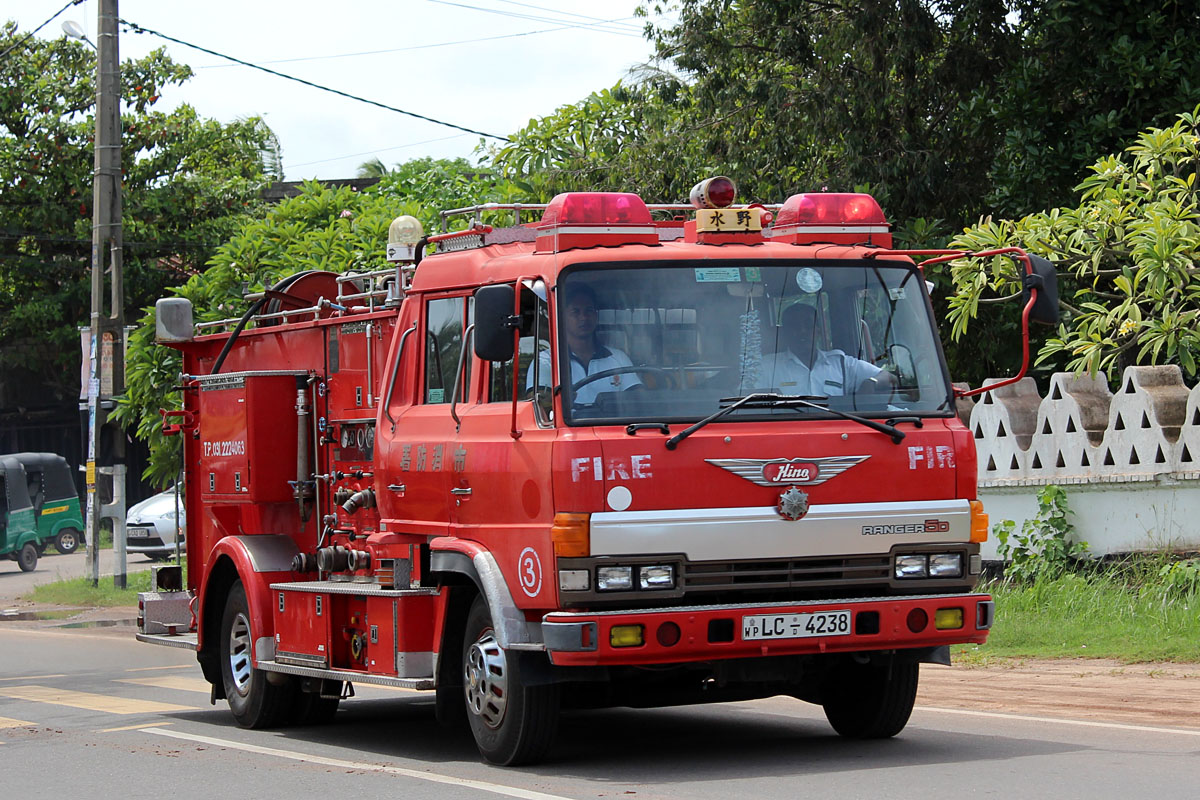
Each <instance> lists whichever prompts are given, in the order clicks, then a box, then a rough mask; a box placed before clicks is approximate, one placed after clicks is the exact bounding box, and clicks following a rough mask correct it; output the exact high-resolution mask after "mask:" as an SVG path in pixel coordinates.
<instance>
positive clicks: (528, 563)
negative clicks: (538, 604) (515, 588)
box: [517, 547, 542, 597]
mask: <svg viewBox="0 0 1200 800" xmlns="http://www.w3.org/2000/svg"><path fill="white" fill-rule="evenodd" d="M517 564H518V574H519V577H520V581H521V591H523V592H525V594H527V595H529V596H530V597H537V596H538V594H540V593H541V591H542V562H541V559H539V558H538V554H537V551H536V550H534V549H533V548H532V547H526V548H525V549H524V550H522V551H521V555H520V556H519V557H518V558H517Z"/></svg>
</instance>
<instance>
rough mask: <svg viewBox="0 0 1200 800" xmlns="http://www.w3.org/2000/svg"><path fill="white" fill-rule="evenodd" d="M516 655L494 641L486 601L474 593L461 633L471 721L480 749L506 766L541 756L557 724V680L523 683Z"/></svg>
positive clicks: (486, 758)
mask: <svg viewBox="0 0 1200 800" xmlns="http://www.w3.org/2000/svg"><path fill="white" fill-rule="evenodd" d="M513 655H515V654H513V653H506V652H505V650H504V649H503V648H502V647H500V645H499V644H498V643H497V642H496V635H495V631H494V630H493V628H492V619H491V615H490V614H489V612H488V607H487V602H486V601H485V600H484V598H483V597H476V598H475V602H474V604H473V605H472V606H471V612H470V613H469V614H468V615H467V624H466V628H465V630H464V635H463V654H462V669H463V693H464V696H465V698H466V706H467V722H468V724H469V725H470V728H471V734H472V735H473V736H474V737H475V745H476V746H477V747H478V748H479V754H480V755H481V756H483V758H484V759H485V760H486V761H488V762H490V763H492V764H497V765H500V766H504V767H514V766H518V765H521V764H532V763H534V762H536V761H539V760H541V759H542V758H543V757H544V756H545V755H546V753H547V752H548V751H549V749H550V745H551V744H552V743H553V741H554V734H555V731H556V730H557V728H558V708H559V687H558V685H557V684H547V685H543V686H526V685H524V684H523V683H522V681H521V666H520V661H519V660H518V659H517V658H512V657H511V656H513Z"/></svg>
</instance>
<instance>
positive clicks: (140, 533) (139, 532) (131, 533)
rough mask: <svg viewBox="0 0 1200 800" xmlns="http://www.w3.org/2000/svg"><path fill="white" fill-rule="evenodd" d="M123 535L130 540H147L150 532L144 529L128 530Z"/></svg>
mask: <svg viewBox="0 0 1200 800" xmlns="http://www.w3.org/2000/svg"><path fill="white" fill-rule="evenodd" d="M125 535H126V537H128V538H130V539H149V538H150V531H148V530H146V529H145V528H128V529H126V531H125Z"/></svg>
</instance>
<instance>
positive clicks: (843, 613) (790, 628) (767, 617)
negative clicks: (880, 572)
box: [742, 609, 850, 641]
mask: <svg viewBox="0 0 1200 800" xmlns="http://www.w3.org/2000/svg"><path fill="white" fill-rule="evenodd" d="M849 633H850V609H841V610H838V611H816V612H813V613H811V614H755V615H753V616H749V617H742V639H743V640H744V641H748V640H752V639H807V638H809V637H813V636H847V635H849Z"/></svg>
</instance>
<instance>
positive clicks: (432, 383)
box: [421, 295, 471, 404]
mask: <svg viewBox="0 0 1200 800" xmlns="http://www.w3.org/2000/svg"><path fill="white" fill-rule="evenodd" d="M470 311H471V305H470V303H469V298H468V297H466V296H465V295H464V296H458V297H438V298H434V299H432V300H430V301H429V302H428V303H427V304H426V308H425V386H424V390H423V392H422V395H421V396H422V398H423V401H424V402H425V403H427V404H436V403H449V402H450V401H451V399H452V398H451V393H452V392H453V391H454V378H455V370H456V369H457V368H458V364H459V359H460V357H461V355H462V348H463V333H464V331H465V330H466V326H467V325H468V323H469V319H470ZM463 373H464V374H463V376H462V380H461V381H460V382H459V400H460V402H461V401H462V399H463V398H464V397H466V394H467V386H468V384H469V383H470V378H471V359H469V358H468V359H465V365H464V370H463Z"/></svg>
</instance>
